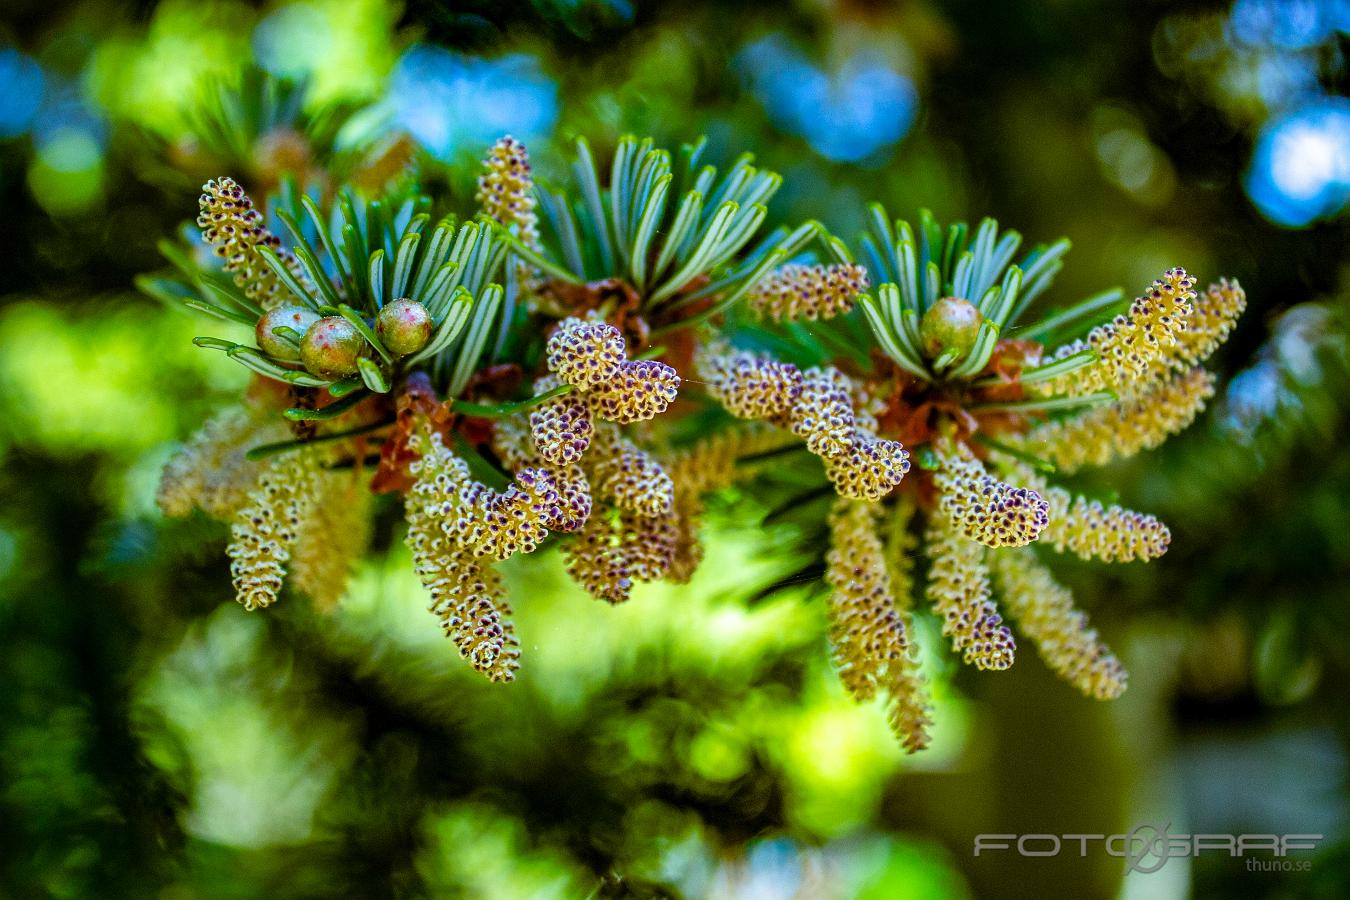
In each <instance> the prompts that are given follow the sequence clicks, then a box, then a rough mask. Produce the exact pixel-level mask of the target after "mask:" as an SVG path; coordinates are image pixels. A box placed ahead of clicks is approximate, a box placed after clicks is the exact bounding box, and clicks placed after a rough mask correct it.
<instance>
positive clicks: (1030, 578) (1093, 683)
mask: <svg viewBox="0 0 1350 900" xmlns="http://www.w3.org/2000/svg"><path fill="white" fill-rule="evenodd" d="M991 565H992V567H993V571H994V577H995V578H996V579H998V586H999V592H1000V595H1001V597H1002V600H1003V607H1004V608H1005V609H1006V610H1007V611H1008V615H1009V616H1011V617H1012V619H1013V621H1015V622H1016V623H1017V627H1018V628H1019V629H1020V630H1021V631H1022V633H1023V634H1024V635H1026V636H1027V637H1028V638H1030V639H1031V640H1032V642H1033V643H1035V644H1036V648H1037V649H1038V650H1039V651H1040V654H1041V658H1042V659H1044V660H1045V663H1046V665H1047V666H1049V667H1050V668H1051V670H1053V671H1054V672H1055V673H1056V674H1057V675H1059V676H1060V677H1061V678H1063V679H1064V680H1065V681H1067V682H1069V683H1070V684H1072V685H1073V686H1074V687H1076V688H1078V689H1079V690H1080V691H1082V692H1083V693H1084V694H1086V695H1087V696H1089V697H1095V698H1096V699H1098V700H1112V699H1115V698H1116V697H1119V696H1120V695H1121V694H1122V693H1124V691H1125V686H1126V681H1127V679H1128V674H1127V673H1126V671H1125V667H1124V666H1123V665H1121V663H1120V660H1118V659H1116V657H1115V656H1114V655H1112V653H1111V651H1110V650H1109V649H1108V648H1107V647H1106V645H1105V644H1103V643H1102V642H1101V640H1100V639H1099V638H1098V637H1097V632H1096V631H1095V630H1094V629H1092V628H1091V627H1090V626H1089V624H1088V618H1087V616H1086V615H1085V614H1084V613H1083V612H1082V611H1081V610H1079V609H1076V608H1075V607H1074V605H1073V595H1072V594H1071V593H1070V592H1069V590H1068V589H1067V588H1065V587H1064V586H1063V585H1061V584H1059V583H1058V582H1056V581H1055V579H1054V578H1053V577H1052V576H1051V574H1050V571H1049V570H1048V569H1046V568H1045V567H1044V566H1043V565H1041V564H1040V563H1039V562H1038V561H1037V560H1036V556H1035V553H1034V552H1033V551H1032V550H1031V549H1030V548H1028V549H1025V550H1010V551H1004V552H1001V553H994V554H991Z"/></svg>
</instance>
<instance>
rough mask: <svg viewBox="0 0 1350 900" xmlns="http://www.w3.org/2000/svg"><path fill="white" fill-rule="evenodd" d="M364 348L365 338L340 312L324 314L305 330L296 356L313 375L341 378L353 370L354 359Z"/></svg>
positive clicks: (358, 357)
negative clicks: (339, 314) (330, 314)
mask: <svg viewBox="0 0 1350 900" xmlns="http://www.w3.org/2000/svg"><path fill="white" fill-rule="evenodd" d="M365 349H366V339H365V338H364V337H362V336H361V332H359V331H357V330H356V326H355V325H353V324H352V323H351V322H348V321H347V320H346V319H344V318H342V317H341V316H325V317H324V318H322V319H319V320H318V321H317V322H315V323H314V324H313V325H311V326H309V330H308V331H306V332H305V337H304V340H302V341H301V342H300V359H301V361H302V362H303V363H304V364H305V368H306V369H308V370H309V371H310V373H311V374H313V375H318V376H319V377H320V378H333V379H336V378H343V377H345V376H347V375H355V374H356V373H357V371H358V369H357V366H356V361H357V360H358V359H360V357H361V354H362V353H363V352H365Z"/></svg>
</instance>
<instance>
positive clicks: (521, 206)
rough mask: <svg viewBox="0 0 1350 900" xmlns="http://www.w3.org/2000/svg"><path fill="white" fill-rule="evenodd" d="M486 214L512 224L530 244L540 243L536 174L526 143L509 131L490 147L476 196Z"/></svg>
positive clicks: (533, 246)
mask: <svg viewBox="0 0 1350 900" xmlns="http://www.w3.org/2000/svg"><path fill="white" fill-rule="evenodd" d="M474 199H475V200H477V201H478V205H479V208H480V209H481V210H482V211H483V213H484V214H486V215H487V216H489V217H491V218H492V219H494V220H496V221H497V222H500V223H501V224H503V225H505V226H507V227H508V228H510V227H511V226H513V225H514V226H516V227H517V236H518V237H519V238H520V241H521V243H523V244H524V245H525V246H527V247H531V248H538V246H539V218H538V216H537V215H536V213H535V196H534V178H533V176H532V175H531V173H530V157H529V154H528V153H527V152H526V151H525V145H524V144H522V143H521V142H520V141H518V140H516V139H515V138H513V137H511V136H510V135H507V136H506V137H504V138H500V139H499V140H498V141H497V142H496V143H495V144H493V145H492V148H491V149H490V150H488V155H487V158H486V159H484V160H483V174H482V175H479V176H478V193H477V194H476V195H475V196H474Z"/></svg>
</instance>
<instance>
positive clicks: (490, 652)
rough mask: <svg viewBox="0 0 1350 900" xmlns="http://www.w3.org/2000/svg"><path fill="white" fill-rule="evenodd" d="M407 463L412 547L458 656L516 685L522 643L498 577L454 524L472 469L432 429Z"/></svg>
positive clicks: (416, 441)
mask: <svg viewBox="0 0 1350 900" xmlns="http://www.w3.org/2000/svg"><path fill="white" fill-rule="evenodd" d="M409 447H410V449H412V450H413V451H414V452H417V453H419V454H420V457H419V458H418V459H417V460H415V461H414V462H412V463H411V464H410V465H409V471H410V472H411V473H412V475H413V477H414V478H415V481H414V483H413V486H412V488H411V489H410V490H409V491H408V492H407V494H406V496H405V497H404V517H405V518H406V519H407V522H408V536H407V539H406V541H407V544H408V548H409V549H410V550H411V551H412V557H413V566H414V568H415V570H416V572H417V577H418V578H419V579H420V580H421V582H422V584H423V585H424V586H425V587H426V589H427V590H428V591H429V592H430V593H431V603H430V605H429V607H428V608H429V609H430V611H431V612H433V613H434V614H435V615H436V616H438V617H439V618H440V620H441V626H442V627H443V628H444V629H445V633H446V634H447V635H448V636H449V637H450V639H451V640H453V641H454V642H455V646H456V647H457V648H458V649H459V652H460V655H461V656H463V657H464V658H465V659H467V660H468V661H469V663H470V664H471V665H472V666H473V667H474V668H475V669H477V670H478V671H479V672H482V673H483V674H484V675H486V676H487V677H488V678H489V679H490V680H492V681H511V680H512V679H513V678H514V677H515V671H516V669H517V667H518V666H519V663H520V646H519V643H518V642H517V640H516V638H515V630H514V627H513V625H512V623H511V620H510V615H511V607H510V605H509V604H508V603H507V602H506V596H505V593H506V592H505V588H504V586H503V585H502V583H501V579H500V577H499V576H498V575H497V573H496V572H495V571H493V570H492V568H490V567H489V566H487V565H484V564H481V563H479V562H478V561H477V560H475V559H474V558H473V555H472V554H471V553H470V551H469V550H468V549H467V548H465V547H463V546H461V545H460V543H459V541H458V540H457V538H456V535H455V534H454V533H453V529H452V528H451V527H449V526H451V525H452V524H453V521H454V519H453V517H454V515H455V508H456V505H457V503H458V498H459V494H460V491H461V489H462V488H463V487H464V486H466V485H468V484H469V483H470V477H469V468H468V466H467V465H465V463H464V461H463V460H461V459H460V458H459V457H457V456H456V455H455V454H453V453H452V452H450V451H449V450H448V449H447V448H446V447H445V445H444V443H443V442H442V441H441V438H440V436H439V435H437V434H435V433H434V432H432V431H430V429H429V428H425V429H423V430H420V431H417V432H414V434H413V437H412V440H410V442H409Z"/></svg>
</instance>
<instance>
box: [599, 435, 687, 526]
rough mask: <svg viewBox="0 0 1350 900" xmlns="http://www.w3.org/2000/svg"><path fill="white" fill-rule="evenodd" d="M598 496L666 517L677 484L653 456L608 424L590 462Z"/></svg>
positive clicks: (651, 514)
mask: <svg viewBox="0 0 1350 900" xmlns="http://www.w3.org/2000/svg"><path fill="white" fill-rule="evenodd" d="M586 464H587V466H588V467H589V478H590V482H591V484H592V485H593V486H594V487H595V490H596V492H597V493H599V494H601V495H603V496H605V497H607V498H608V499H610V500H613V501H614V503H615V504H616V505H617V506H619V507H620V508H622V509H626V510H631V511H632V512H635V513H641V514H642V515H646V516H664V515H668V514H669V513H670V510H671V507H672V506H673V505H674V503H675V484H674V482H673V481H672V480H671V477H670V475H668V474H667V473H666V470H665V469H664V468H662V466H661V464H660V463H659V462H657V461H656V458H655V457H653V456H652V455H651V454H650V453H647V452H646V451H644V450H641V449H639V448H638V447H637V445H635V444H634V443H633V442H632V441H630V440H628V439H627V438H626V437H624V436H623V434H622V433H621V432H620V431H619V429H617V428H615V427H614V426H612V425H608V424H604V425H603V427H602V428H601V429H600V430H599V432H598V433H597V435H596V447H595V451H594V452H593V453H592V454H591V456H590V457H589V458H588V459H587V460H586Z"/></svg>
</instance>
